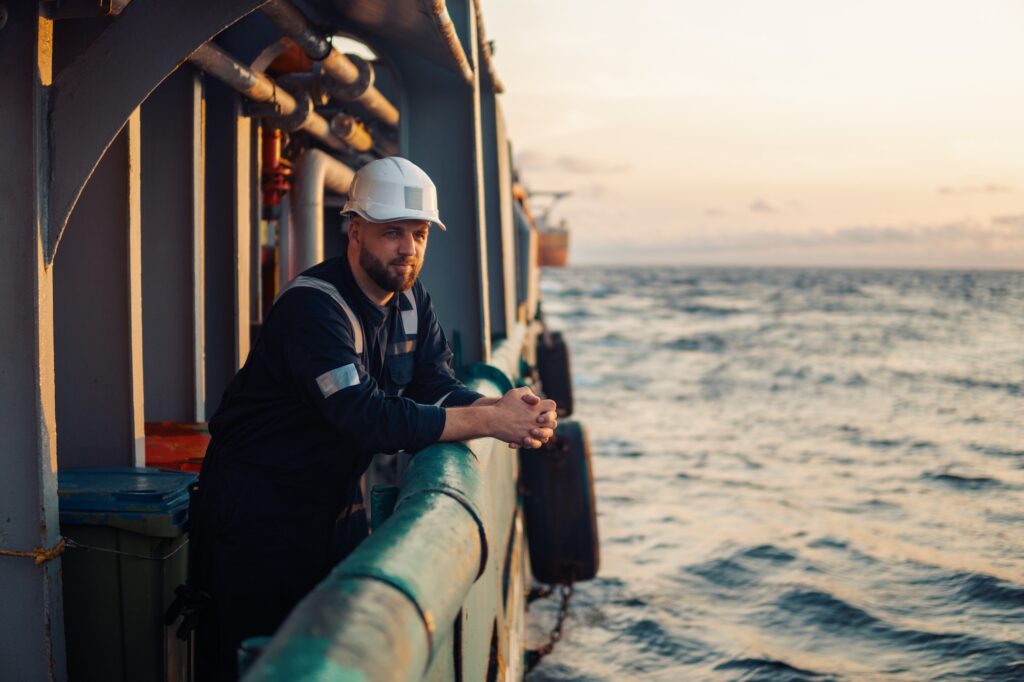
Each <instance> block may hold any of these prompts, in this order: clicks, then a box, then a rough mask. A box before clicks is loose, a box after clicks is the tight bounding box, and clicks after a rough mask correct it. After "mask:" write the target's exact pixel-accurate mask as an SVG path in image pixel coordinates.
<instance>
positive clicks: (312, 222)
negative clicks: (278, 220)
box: [281, 149, 354, 282]
mask: <svg viewBox="0 0 1024 682" xmlns="http://www.w3.org/2000/svg"><path fill="white" fill-rule="evenodd" d="M353 175H354V172H353V171H352V169H351V168H349V167H348V166H346V165H345V164H343V163H341V162H340V161H338V160H336V159H334V158H333V157H331V156H330V155H329V154H325V153H324V152H322V151H320V150H319V149H307V150H306V151H305V152H304V153H303V154H302V158H301V159H299V163H298V166H297V168H296V172H295V175H294V178H295V179H294V182H293V183H292V192H291V217H292V219H291V220H290V221H289V225H288V230H289V231H290V232H291V235H289V236H290V237H291V239H289V240H287V241H288V243H289V250H290V253H289V254H288V256H289V257H288V258H282V259H281V261H282V265H283V266H284V271H283V272H282V273H281V274H282V275H283V277H282V279H281V281H282V282H288V281H291V279H292V278H293V277H295V275H297V274H299V273H300V272H302V271H303V270H305V269H306V268H309V267H312V266H314V265H316V264H317V263H319V262H320V261H322V260H323V259H324V190H325V189H329V190H331V191H332V192H335V193H336V194H348V188H349V186H350V185H351V184H352V176H353ZM282 236H284V235H282Z"/></svg>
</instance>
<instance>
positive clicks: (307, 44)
mask: <svg viewBox="0 0 1024 682" xmlns="http://www.w3.org/2000/svg"><path fill="white" fill-rule="evenodd" d="M442 4H443V3H442ZM260 11H262V12H263V13H264V14H265V15H267V17H268V18H269V19H270V20H271V21H272V22H274V25H275V26H277V27H278V28H279V29H280V30H281V32H282V33H284V34H285V35H287V36H288V37H289V38H291V39H292V40H294V41H295V42H296V43H297V44H298V46H299V47H300V48H302V51H303V52H305V53H306V55H307V56H308V57H309V58H310V59H312V60H313V61H315V62H318V63H319V64H320V68H321V70H322V71H323V73H324V74H326V75H327V76H329V78H324V79H323V81H324V82H323V86H324V88H325V89H326V90H327V92H329V93H331V94H332V95H333V96H335V97H337V98H339V99H343V100H354V101H356V102H359V103H360V104H361V105H363V107H365V108H366V110H367V111H369V112H370V113H371V114H373V115H374V116H376V117H377V118H379V119H380V120H381V121H383V122H384V123H386V124H388V125H389V126H392V127H395V126H397V125H398V109H395V107H394V105H393V104H391V102H389V101H388V99H387V98H386V97H385V96H384V95H382V94H381V92H380V90H378V89H377V88H376V87H374V86H373V84H372V83H365V84H364V85H366V88H365V90H364V91H363V92H362V93H361V94H358V95H357V96H355V97H353V96H352V95H353V93H352V92H351V91H350V88H351V87H352V86H354V85H356V84H358V83H359V82H360V78H361V74H360V72H359V67H358V66H356V65H355V64H354V63H352V60H350V59H349V58H348V57H346V56H345V55H343V54H341V53H340V52H338V51H337V50H335V49H334V48H333V47H331V43H330V41H329V40H328V39H327V38H326V37H325V36H324V35H323V34H322V33H320V32H319V31H317V30H316V29H315V28H313V26H312V25H311V24H310V23H309V21H308V20H307V19H306V17H305V16H303V14H302V12H300V11H299V10H297V9H295V7H294V6H293V5H292V4H291V3H290V2H288V0H271V1H270V2H268V3H267V4H266V5H264V6H263V7H262V8H261V10H260Z"/></svg>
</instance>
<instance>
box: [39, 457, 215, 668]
mask: <svg viewBox="0 0 1024 682" xmlns="http://www.w3.org/2000/svg"><path fill="white" fill-rule="evenodd" d="M57 478H58V494H59V497H60V523H61V533H62V534H63V535H64V537H65V538H67V539H68V540H69V543H68V547H67V549H65V551H64V556H63V560H62V563H63V576H64V620H65V636H66V639H67V657H68V673H69V678H70V679H71V680H72V681H75V680H105V681H110V680H124V681H125V682H128V681H131V682H140V681H144V680H153V681H154V682H155V681H157V680H174V681H175V682H177V681H180V680H188V679H190V677H191V675H190V671H191V661H190V658H191V647H190V645H189V644H187V643H186V642H183V641H181V640H179V639H178V638H177V637H175V635H174V630H173V628H167V627H165V626H164V623H163V614H164V611H165V610H166V609H167V607H168V606H170V603H171V601H172V600H173V599H174V588H175V587H176V586H177V585H179V584H180V583H183V582H185V577H186V574H187V570H188V535H187V534H186V532H185V530H186V529H185V524H186V521H187V519H188V500H189V492H188V486H189V485H190V484H191V483H192V482H193V481H194V480H195V479H196V475H195V474H193V473H189V472H184V471H171V470H168V469H155V468H96V469H73V470H68V471H61V472H59V473H58V477H57Z"/></svg>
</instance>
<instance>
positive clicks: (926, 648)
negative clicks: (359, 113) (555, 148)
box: [527, 266, 1024, 682]
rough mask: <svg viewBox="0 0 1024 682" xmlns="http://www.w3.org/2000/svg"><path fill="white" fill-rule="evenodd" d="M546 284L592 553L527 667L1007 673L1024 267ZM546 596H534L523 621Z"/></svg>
mask: <svg viewBox="0 0 1024 682" xmlns="http://www.w3.org/2000/svg"><path fill="white" fill-rule="evenodd" d="M542 289H543V294H544V297H543V312H544V315H545V317H546V319H547V320H548V322H549V324H550V325H551V326H552V327H554V328H556V329H560V330H562V331H563V332H564V333H565V335H566V337H567V338H568V339H569V341H570V348H571V351H572V370H573V377H574V385H575V401H576V406H577V407H576V413H575V414H574V415H573V418H576V419H579V420H581V421H582V422H583V423H584V424H585V426H586V428H587V432H588V434H589V439H590V448H591V453H592V457H593V466H594V471H595V486H596V492H597V504H598V521H599V527H600V534H601V569H600V573H599V575H598V577H597V578H596V579H594V580H591V581H588V582H584V583H580V584H578V585H577V586H576V590H575V596H574V597H573V599H572V601H571V603H570V611H569V616H568V619H567V621H566V623H565V626H564V631H563V636H562V639H561V641H559V642H558V644H557V646H556V647H555V649H554V651H553V652H552V653H551V654H550V655H548V656H547V657H545V658H544V659H543V660H542V661H541V662H540V664H539V665H538V666H537V667H536V668H535V669H534V670H533V671H532V672H531V673H530V674H529V675H528V677H527V679H528V680H530V681H531V682H539V681H540V680H634V679H636V680H640V679H644V680H673V681H675V680H771V681H788V680H816V681H821V680H894V681H895V680H913V681H918V680H1024V272H1006V271H1003V272H966V271H926V270H907V271H896V270H830V269H760V268H690V267H596V266H594V267H571V268H568V269H547V270H545V271H544V273H543V279H542ZM557 606H558V602H557V600H555V599H553V598H548V599H544V600H539V601H537V602H534V603H533V604H532V606H531V607H530V614H529V623H530V625H529V631H528V640H529V641H530V643H531V644H532V645H534V646H536V645H538V644H539V643H541V642H543V641H544V639H545V636H546V634H547V632H548V630H550V629H551V627H552V625H553V623H554V620H555V615H556V613H557Z"/></svg>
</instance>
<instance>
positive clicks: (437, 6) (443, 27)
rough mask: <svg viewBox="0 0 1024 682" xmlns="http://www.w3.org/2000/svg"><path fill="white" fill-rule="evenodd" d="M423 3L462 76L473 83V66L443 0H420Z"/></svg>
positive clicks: (468, 82) (469, 82)
mask: <svg viewBox="0 0 1024 682" xmlns="http://www.w3.org/2000/svg"><path fill="white" fill-rule="evenodd" d="M422 1H423V4H424V5H426V6H427V10H428V11H429V12H430V16H431V18H432V19H433V20H434V28H436V29H437V32H438V33H440V34H441V37H442V38H444V42H445V43H446V44H447V45H448V51H449V52H451V55H452V59H454V60H455V64H456V65H457V66H458V67H459V70H460V71H461V72H462V78H463V80H465V81H466V83H467V84H469V85H472V84H473V67H472V66H470V65H469V58H468V57H466V51H465V50H463V49H462V43H461V42H459V34H458V33H457V32H456V31H455V24H453V23H452V18H451V16H449V14H448V7H447V5H445V4H444V0H422Z"/></svg>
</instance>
